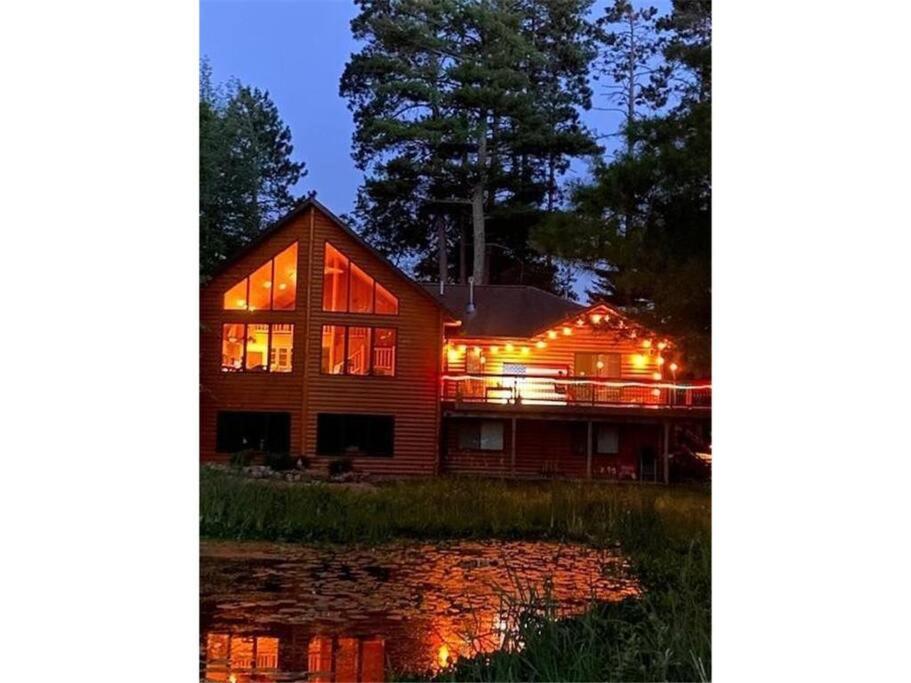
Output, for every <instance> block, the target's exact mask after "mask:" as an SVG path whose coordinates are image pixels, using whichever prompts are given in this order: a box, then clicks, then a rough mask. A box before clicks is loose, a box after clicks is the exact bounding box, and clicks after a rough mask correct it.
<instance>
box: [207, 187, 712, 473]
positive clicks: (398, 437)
mask: <svg viewBox="0 0 911 683" xmlns="http://www.w3.org/2000/svg"><path fill="white" fill-rule="evenodd" d="M200 320H201V326H200V328H201V341H200V360H201V367H200V386H201V396H200V451H201V457H202V459H203V460H205V461H226V460H227V459H228V458H229V457H230V454H231V453H233V452H236V451H240V450H248V449H252V450H253V451H257V452H280V453H290V454H292V455H303V456H306V457H307V458H308V459H310V460H313V461H315V462H317V463H324V462H327V461H329V460H331V459H333V458H337V457H341V456H345V457H349V458H351V459H352V461H353V465H354V467H355V468H356V469H359V470H362V471H366V472H370V473H373V474H378V475H431V474H437V473H443V472H451V473H466V474H469V473H470V474H496V475H506V476H525V477H533V476H570V477H589V478H616V479H638V480H667V476H668V460H667V454H668V452H669V450H670V448H671V446H672V438H673V432H674V429H673V428H674V426H675V425H682V424H699V423H705V422H707V420H708V419H709V417H710V405H711V387H710V385H709V384H708V383H706V382H701V383H700V382H681V381H678V379H677V375H678V374H679V373H680V372H681V368H680V367H679V360H678V359H677V357H676V354H675V351H674V343H673V341H672V340H670V339H665V338H662V337H660V336H657V335H655V334H653V333H652V332H651V331H649V330H648V329H646V328H645V327H643V326H641V325H639V324H637V323H636V322H635V321H633V320H631V319H629V318H627V317H626V316H624V315H622V314H621V313H620V312H619V311H617V310H615V309H613V308H611V307H608V306H605V305H600V304H599V305H595V306H587V307H586V306H581V305H579V304H576V303H574V302H571V301H567V300H564V299H561V298H559V297H557V296H554V295H552V294H549V293H547V292H544V291H542V290H539V289H535V288H533V287H525V286H512V285H487V286H479V287H473V286H470V285H469V286H459V285H456V286H453V285H442V286H441V285H440V284H439V283H434V284H430V283H428V284H419V283H416V282H414V281H413V280H412V279H410V278H409V277H408V276H406V275H405V274H404V273H402V272H401V271H400V270H399V269H398V268H396V267H395V266H394V265H393V264H392V263H391V262H389V261H388V260H386V259H385V258H384V257H383V256H382V255H380V254H379V253H378V252H376V251H375V250H374V249H372V248H371V247H370V246H369V245H368V244H367V243H366V242H364V241H363V240H362V239H361V238H360V237H359V236H358V235H357V234H356V233H355V232H353V231H352V230H351V229H349V228H348V227H347V226H346V225H345V224H344V223H343V222H342V221H341V220H340V219H338V218H337V217H336V216H334V215H333V214H332V213H331V212H330V211H329V210H328V209H326V207H324V206H323V205H321V204H320V203H319V202H317V201H316V200H314V199H308V200H307V201H305V202H303V203H302V204H301V205H300V206H299V207H298V208H297V209H295V210H294V211H293V212H291V213H290V214H289V215H288V216H286V217H285V218H283V219H282V220H280V221H278V222H277V223H276V224H275V225H273V226H272V227H271V228H270V229H268V230H267V231H265V232H264V233H263V234H262V235H261V236H260V237H259V238H258V239H257V240H256V241H255V242H254V243H252V244H250V245H249V246H248V247H246V248H245V249H244V250H243V251H242V253H240V254H238V255H237V256H236V257H235V258H233V259H232V260H231V261H229V262H227V263H226V264H225V265H224V266H223V267H222V268H221V269H220V270H219V272H218V273H216V275H215V276H214V277H213V278H212V279H211V280H210V281H209V282H208V283H207V284H206V285H204V286H203V287H202V289H201V297H200Z"/></svg>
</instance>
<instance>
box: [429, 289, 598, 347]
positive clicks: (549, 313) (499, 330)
mask: <svg viewBox="0 0 911 683" xmlns="http://www.w3.org/2000/svg"><path fill="white" fill-rule="evenodd" d="M421 286H423V287H424V289H425V290H426V291H427V292H429V293H430V294H431V295H432V296H433V297H434V299H435V300H437V301H438V302H440V303H441V304H442V305H443V306H445V307H446V308H447V309H448V310H449V312H450V314H451V315H452V316H453V317H455V318H457V319H460V320H461V321H462V326H461V327H460V328H459V332H458V333H459V335H460V336H466V337H531V336H534V335H535V334H537V333H538V332H540V331H541V330H542V329H545V328H547V327H549V326H550V325H553V324H555V323H558V322H561V321H563V320H565V319H566V318H568V317H570V316H573V315H577V314H578V313H580V312H581V311H585V310H587V309H586V307H585V306H582V305H581V304H577V303H576V302H574V301H569V300H568V299H564V298H562V297H559V296H557V295H556V294H551V293H550V292H546V291H544V290H543V289H538V288H537V287H529V286H527V285H475V288H474V303H475V311H474V313H468V312H467V310H466V307H467V306H468V285H446V287H445V290H444V293H443V294H442V295H440V285H439V283H437V282H422V283H421Z"/></svg>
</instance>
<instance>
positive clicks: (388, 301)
mask: <svg viewBox="0 0 911 683" xmlns="http://www.w3.org/2000/svg"><path fill="white" fill-rule="evenodd" d="M376 312H377V313H379V314H381V315H398V312H399V300H398V299H396V298H395V297H394V296H393V295H392V293H391V292H390V291H389V290H388V289H386V288H385V287H383V285H381V284H380V283H379V282H377V283H376Z"/></svg>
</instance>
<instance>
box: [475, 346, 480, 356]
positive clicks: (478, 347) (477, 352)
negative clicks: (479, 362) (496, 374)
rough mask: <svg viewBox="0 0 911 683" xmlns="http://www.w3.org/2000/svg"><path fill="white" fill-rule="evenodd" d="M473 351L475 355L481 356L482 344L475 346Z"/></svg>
mask: <svg viewBox="0 0 911 683" xmlns="http://www.w3.org/2000/svg"><path fill="white" fill-rule="evenodd" d="M473 351H474V355H476V356H480V355H481V347H480V346H475V347H474V349H473Z"/></svg>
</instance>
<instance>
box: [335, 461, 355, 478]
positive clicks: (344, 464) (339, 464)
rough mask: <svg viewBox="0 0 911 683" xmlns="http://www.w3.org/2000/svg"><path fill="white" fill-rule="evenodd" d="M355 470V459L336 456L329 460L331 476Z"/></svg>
mask: <svg viewBox="0 0 911 683" xmlns="http://www.w3.org/2000/svg"><path fill="white" fill-rule="evenodd" d="M353 470H354V461H353V460H352V459H351V458H336V459H335V460H331V461H330V462H329V476H330V477H337V476H338V475H340V474H345V472H351V471H353Z"/></svg>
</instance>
